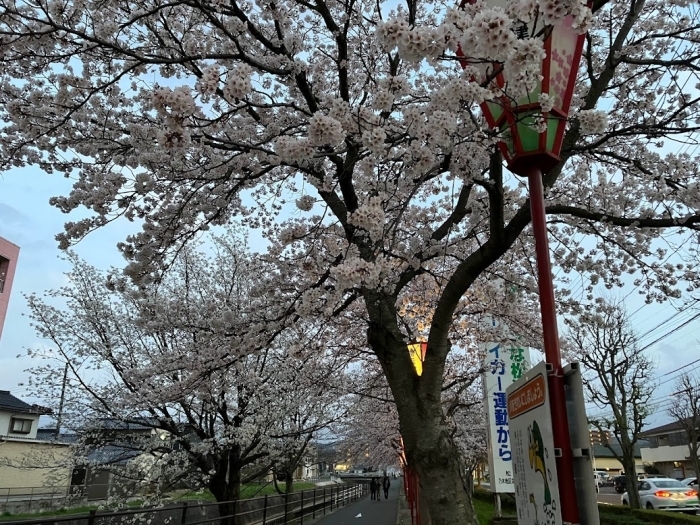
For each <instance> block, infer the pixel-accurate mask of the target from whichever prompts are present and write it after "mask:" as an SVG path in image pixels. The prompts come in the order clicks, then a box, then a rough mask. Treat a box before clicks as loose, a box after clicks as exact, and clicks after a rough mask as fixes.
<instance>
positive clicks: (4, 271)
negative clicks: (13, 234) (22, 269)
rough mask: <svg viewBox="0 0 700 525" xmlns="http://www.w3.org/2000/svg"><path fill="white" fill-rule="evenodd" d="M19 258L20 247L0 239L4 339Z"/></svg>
mask: <svg viewBox="0 0 700 525" xmlns="http://www.w3.org/2000/svg"><path fill="white" fill-rule="evenodd" d="M18 257H19V246H17V245H16V244H13V243H11V242H10V241H8V240H7V239H3V238H2V237H0V337H2V327H3V325H4V324H5V315H6V314H7V307H8V305H9V304H10V292H11V291H12V280H13V279H14V276H15V269H16V268H17V258H18Z"/></svg>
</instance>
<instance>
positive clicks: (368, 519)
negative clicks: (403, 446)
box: [314, 478, 401, 525]
mask: <svg viewBox="0 0 700 525" xmlns="http://www.w3.org/2000/svg"><path fill="white" fill-rule="evenodd" d="M399 485H401V478H399V479H392V480H391V488H390V489H389V499H384V491H382V499H381V501H372V500H371V499H370V498H369V494H367V496H365V497H364V498H363V499H361V500H360V501H358V502H355V503H353V504H352V505H348V506H347V507H342V508H340V509H339V510H337V511H336V512H334V513H333V514H331V515H329V516H326V517H325V518H323V519H322V520H319V521H317V522H316V523H315V524H314V525H396V514H397V512H398V507H399ZM358 514H362V517H361V518H356V517H355V516H357V515H358Z"/></svg>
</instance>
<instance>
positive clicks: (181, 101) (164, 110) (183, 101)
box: [152, 86, 197, 117]
mask: <svg viewBox="0 0 700 525" xmlns="http://www.w3.org/2000/svg"><path fill="white" fill-rule="evenodd" d="M152 102H153V107H154V108H155V109H156V111H158V112H159V113H161V114H165V115H167V114H168V110H170V114H171V115H173V116H176V117H187V116H190V115H193V114H194V113H195V112H196V110H197V105H196V104H195V101H194V98H193V97H192V93H191V92H190V88H189V87H187V86H180V87H177V88H175V89H170V88H169V87H160V88H156V89H155V90H154V91H153V97H152Z"/></svg>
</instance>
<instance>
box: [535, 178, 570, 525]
mask: <svg viewBox="0 0 700 525" xmlns="http://www.w3.org/2000/svg"><path fill="white" fill-rule="evenodd" d="M527 178H528V183H529V186H530V213H531V214H532V231H533V233H534V235H535V252H536V254H537V276H538V285H539V292H540V310H541V314H542V332H543V334H542V335H543V337H544V354H545V361H546V362H547V363H549V364H550V365H551V367H552V371H551V373H550V376H549V403H550V406H551V416H552V431H553V434H554V436H553V437H554V447H555V449H559V451H560V455H559V456H558V457H556V464H557V474H558V477H559V497H560V499H561V517H562V521H563V522H564V524H567V523H571V524H578V523H579V515H578V504H577V500H576V486H575V484H574V466H573V455H572V451H571V440H570V437H569V424H568V419H567V416H566V397H565V395H564V370H563V369H562V366H561V353H560V351H559V333H558V330H557V312H556V308H555V303H554V284H553V282H552V268H551V265H550V261H549V242H548V240H547V216H546V212H545V207H544V187H543V183H542V170H541V169H540V168H538V167H532V168H530V170H529V171H528V173H527ZM555 456H556V452H555Z"/></svg>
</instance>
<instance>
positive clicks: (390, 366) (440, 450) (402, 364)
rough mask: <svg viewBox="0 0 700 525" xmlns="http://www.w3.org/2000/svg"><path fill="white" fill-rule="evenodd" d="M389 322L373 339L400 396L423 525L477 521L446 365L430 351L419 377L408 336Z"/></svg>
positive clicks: (379, 327)
mask: <svg viewBox="0 0 700 525" xmlns="http://www.w3.org/2000/svg"><path fill="white" fill-rule="evenodd" d="M391 304H392V305H393V302H392V303H391ZM386 317H387V316H386V315H385V316H384V318H385V319H386ZM387 325H389V323H385V324H383V325H379V324H378V323H377V324H375V325H374V328H371V329H370V330H369V332H368V339H369V343H370V345H371V346H372V348H373V349H374V351H375V353H376V354H377V356H378V357H379V361H380V363H381V364H382V368H383V370H384V373H385V375H386V377H387V380H388V381H389V385H390V387H391V390H392V393H393V396H394V400H395V401H396V405H397V409H398V414H399V424H400V428H401V436H402V437H403V443H404V448H405V453H406V458H407V461H408V465H409V467H411V468H412V469H414V470H415V471H416V472H417V473H418V476H419V482H420V492H421V498H420V504H421V508H420V516H421V525H427V524H430V525H477V524H478V521H477V519H476V514H475V512H474V507H473V505H472V499H471V495H470V494H469V492H468V491H467V490H466V488H465V483H464V480H463V479H462V469H461V462H460V455H459V451H458V450H457V447H456V445H455V443H454V441H453V439H452V436H451V434H450V429H449V427H448V425H447V424H446V421H445V417H444V413H443V409H442V403H441V397H440V395H441V389H442V372H443V366H442V365H440V364H439V363H430V362H429V360H430V358H431V356H426V363H425V364H426V366H425V367H424V369H423V375H422V376H420V377H418V376H417V374H416V372H415V370H414V369H413V365H412V364H411V360H410V358H409V354H408V348H407V347H406V344H405V342H404V341H403V338H402V337H401V336H400V333H399V332H398V330H396V333H394V331H392V330H391V328H390V325H389V326H387ZM445 344H448V343H447V342H445ZM428 352H429V353H430V349H429V351H428ZM443 364H444V361H443ZM436 365H437V366H436Z"/></svg>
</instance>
